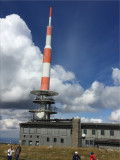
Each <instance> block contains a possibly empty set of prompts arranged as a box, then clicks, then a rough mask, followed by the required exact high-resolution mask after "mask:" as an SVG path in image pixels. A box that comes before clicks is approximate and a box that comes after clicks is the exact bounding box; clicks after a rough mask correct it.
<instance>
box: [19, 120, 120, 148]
mask: <svg viewBox="0 0 120 160" xmlns="http://www.w3.org/2000/svg"><path fill="white" fill-rule="evenodd" d="M20 142H21V144H22V145H34V146H35V145H39V146H49V145H52V146H69V147H70V146H71V147H99V148H112V149H120V125H119V124H105V123H81V122H80V119H79V118H73V119H50V120H41V121H40V120H39V121H30V122H26V123H21V124H20Z"/></svg>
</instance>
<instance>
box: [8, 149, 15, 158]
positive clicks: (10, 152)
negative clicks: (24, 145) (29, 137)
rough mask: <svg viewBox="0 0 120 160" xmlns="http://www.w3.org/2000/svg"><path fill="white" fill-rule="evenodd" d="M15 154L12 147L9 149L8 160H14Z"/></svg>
mask: <svg viewBox="0 0 120 160" xmlns="http://www.w3.org/2000/svg"><path fill="white" fill-rule="evenodd" d="M13 152H14V149H13V147H12V146H11V148H10V149H8V160H12V153H13Z"/></svg>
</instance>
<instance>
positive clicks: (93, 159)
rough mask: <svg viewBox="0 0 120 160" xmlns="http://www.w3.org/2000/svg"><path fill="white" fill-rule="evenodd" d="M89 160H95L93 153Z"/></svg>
mask: <svg viewBox="0 0 120 160" xmlns="http://www.w3.org/2000/svg"><path fill="white" fill-rule="evenodd" d="M90 160H96V158H95V155H94V153H93V152H91V155H90Z"/></svg>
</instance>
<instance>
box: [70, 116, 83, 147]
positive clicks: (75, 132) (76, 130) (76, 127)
mask: <svg viewBox="0 0 120 160" xmlns="http://www.w3.org/2000/svg"><path fill="white" fill-rule="evenodd" d="M80 129H81V127H80V118H73V119H72V147H80V139H81V132H80Z"/></svg>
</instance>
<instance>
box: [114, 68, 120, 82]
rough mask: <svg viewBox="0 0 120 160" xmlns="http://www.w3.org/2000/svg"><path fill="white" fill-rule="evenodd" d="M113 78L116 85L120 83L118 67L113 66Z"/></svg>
mask: <svg viewBox="0 0 120 160" xmlns="http://www.w3.org/2000/svg"><path fill="white" fill-rule="evenodd" d="M112 78H113V81H114V84H115V85H120V70H119V69H118V68H113V72H112Z"/></svg>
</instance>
